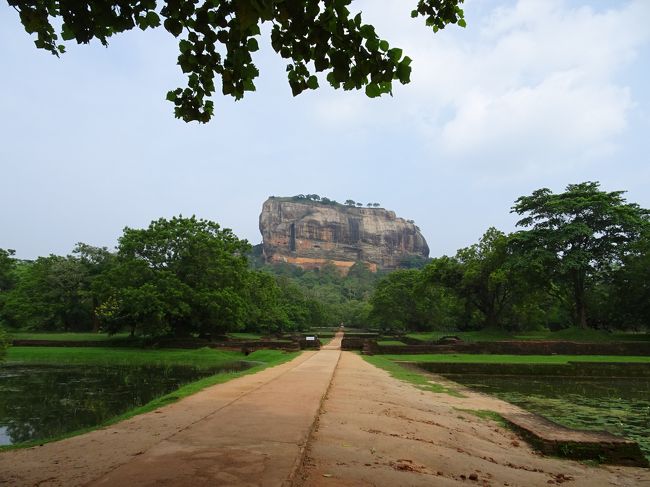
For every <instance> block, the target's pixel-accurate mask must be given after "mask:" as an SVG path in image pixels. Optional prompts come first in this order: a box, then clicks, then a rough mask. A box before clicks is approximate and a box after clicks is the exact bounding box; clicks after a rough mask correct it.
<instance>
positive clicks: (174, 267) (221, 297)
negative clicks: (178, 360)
mask: <svg viewBox="0 0 650 487" xmlns="http://www.w3.org/2000/svg"><path fill="white" fill-rule="evenodd" d="M249 251H250V245H249V244H248V242H246V241H245V240H239V239H238V238H237V237H236V236H235V235H234V234H233V233H232V231H231V230H229V229H222V228H221V227H220V226H219V225H218V224H217V223H214V222H211V221H207V220H202V219H197V218H195V217H191V218H183V217H174V218H172V219H171V220H166V219H164V218H161V219H159V220H156V221H153V222H152V223H151V224H150V225H149V227H148V228H146V229H131V228H128V227H127V228H125V229H124V234H123V235H122V237H120V239H119V245H118V252H117V259H116V263H115V265H114V266H112V268H111V270H110V272H108V273H106V275H105V276H104V277H103V282H98V284H97V289H103V290H104V299H103V301H102V306H101V307H100V314H101V317H102V319H103V321H104V323H105V324H106V326H107V328H108V329H109V330H110V331H116V330H118V329H120V328H121V327H123V326H127V325H128V326H131V329H132V332H135V331H139V332H140V333H142V334H144V335H165V334H174V335H176V336H187V335H189V334H191V333H197V334H201V335H209V334H223V333H225V332H227V331H229V330H235V329H239V328H241V327H243V325H244V322H245V318H246V312H247V302H246V298H247V296H246V292H247V285H248V273H249V271H248V263H247V258H246V255H247V253H248V252H249Z"/></svg>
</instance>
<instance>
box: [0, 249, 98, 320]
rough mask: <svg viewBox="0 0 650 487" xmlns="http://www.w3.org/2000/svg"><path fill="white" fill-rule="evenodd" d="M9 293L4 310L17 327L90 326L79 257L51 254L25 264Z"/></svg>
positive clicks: (84, 275) (84, 283)
mask: <svg viewBox="0 0 650 487" xmlns="http://www.w3.org/2000/svg"><path fill="white" fill-rule="evenodd" d="M19 275H20V278H19V280H18V282H17V284H16V287H15V288H14V289H12V291H11V292H10V293H9V294H8V296H7V298H6V301H5V306H4V314H5V316H6V319H7V321H9V322H10V323H11V324H12V325H14V326H15V327H17V328H26V329H32V330H62V331H71V330H74V331H81V330H86V329H88V328H89V324H90V307H89V305H88V300H87V299H86V296H85V295H84V292H83V291H84V289H87V286H88V276H87V270H86V268H85V267H84V266H83V265H82V264H81V262H80V261H79V259H77V258H76V257H72V256H68V257H62V256H58V255H50V256H48V257H39V258H38V259H36V260H35V261H34V262H33V263H30V264H28V265H26V266H24V267H23V268H22V269H21V272H20V273H19Z"/></svg>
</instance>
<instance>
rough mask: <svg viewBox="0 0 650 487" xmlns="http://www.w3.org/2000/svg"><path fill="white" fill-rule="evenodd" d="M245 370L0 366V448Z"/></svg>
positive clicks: (81, 425) (82, 424)
mask: <svg viewBox="0 0 650 487" xmlns="http://www.w3.org/2000/svg"><path fill="white" fill-rule="evenodd" d="M249 366H250V364H248V363H246V362H235V363H231V364H227V365H224V366H222V367H220V368H218V369H208V370H206V369H196V368H194V367H186V366H141V367H99V366H58V365H29V366H25V365H4V366H2V367H0V445H11V444H15V443H20V442H24V441H29V440H41V439H46V438H52V437H55V436H59V435H62V434H64V433H68V432H71V431H75V430H78V429H81V428H85V427H89V426H94V425H97V424H100V423H102V422H104V421H106V420H108V419H110V418H112V417H114V416H116V415H119V414H121V413H124V412H125V411H128V410H129V409H133V408H135V407H138V406H142V405H143V404H146V403H147V402H149V401H151V400H152V399H155V398H156V397H160V396H162V395H164V394H167V393H169V392H171V391H173V390H175V389H177V388H178V387H180V386H181V385H183V384H186V383H189V382H192V381H195V380H198V379H200V378H202V377H206V376H209V375H213V374H215V373H218V372H225V371H232V370H243V369H245V368H248V367H249Z"/></svg>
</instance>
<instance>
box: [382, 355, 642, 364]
mask: <svg viewBox="0 0 650 487" xmlns="http://www.w3.org/2000/svg"><path fill="white" fill-rule="evenodd" d="M374 357H379V358H381V359H385V360H388V361H392V360H396V361H399V362H445V363H466V364H565V363H568V362H618V363H620V362H635V363H650V357H639V356H627V355H489V354H469V353H458V354H446V353H438V354H414V355H375V356H374Z"/></svg>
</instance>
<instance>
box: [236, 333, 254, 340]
mask: <svg viewBox="0 0 650 487" xmlns="http://www.w3.org/2000/svg"><path fill="white" fill-rule="evenodd" d="M228 336H229V337H232V338H236V339H237V340H259V339H260V338H262V335H261V334H260V333H228Z"/></svg>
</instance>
